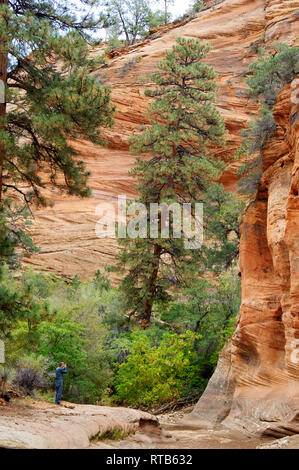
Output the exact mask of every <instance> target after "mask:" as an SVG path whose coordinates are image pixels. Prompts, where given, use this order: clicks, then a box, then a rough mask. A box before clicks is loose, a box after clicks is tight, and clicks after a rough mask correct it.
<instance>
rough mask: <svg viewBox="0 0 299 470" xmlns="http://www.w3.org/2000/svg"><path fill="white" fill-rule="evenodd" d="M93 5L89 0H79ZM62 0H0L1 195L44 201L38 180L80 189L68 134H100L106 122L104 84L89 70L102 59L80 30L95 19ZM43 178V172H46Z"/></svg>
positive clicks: (79, 167)
mask: <svg viewBox="0 0 299 470" xmlns="http://www.w3.org/2000/svg"><path fill="white" fill-rule="evenodd" d="M82 3H83V4H85V5H91V4H92V5H94V4H95V2H94V1H89V0H87V1H84V2H82ZM69 11H70V5H68V2H66V1H61V2H59V4H58V3H57V2H54V1H53V0H47V1H36V0H26V1H25V0H9V1H7V0H2V1H0V79H1V80H2V81H3V82H4V84H5V89H6V99H5V103H0V201H2V199H3V198H2V193H3V192H5V196H6V195H7V194H8V193H11V192H12V191H15V192H16V193H17V194H19V195H21V196H22V198H23V199H24V200H25V202H26V203H28V202H30V201H32V200H35V202H38V203H45V202H46V201H45V199H44V198H43V195H42V192H41V189H42V188H43V187H44V184H45V180H47V182H48V183H49V182H50V183H51V184H52V185H53V186H55V187H58V188H61V189H66V190H67V191H68V192H69V193H70V194H76V195H79V196H86V195H88V194H89V189H88V188H87V179H88V172H87V171H86V168H85V166H84V163H83V162H82V161H80V160H79V159H76V158H75V157H76V152H75V150H74V148H73V147H72V145H71V144H70V143H69V139H75V138H76V137H80V136H84V138H87V139H91V140H92V141H94V142H101V139H100V131H99V129H100V128H101V127H107V126H111V124H112V118H111V114H112V111H113V108H112V106H111V103H110V90H109V89H108V88H106V87H101V86H100V84H99V83H98V82H97V81H96V78H95V77H93V75H92V72H93V71H94V70H95V69H96V68H98V67H99V64H100V63H101V61H102V60H103V59H101V58H89V53H90V50H91V47H90V46H89V45H88V44H87V42H86V37H87V36H86V34H85V31H88V30H92V29H93V28H95V27H97V25H99V24H100V22H101V17H100V18H98V19H93V18H92V17H90V16H89V15H87V16H84V18H83V19H78V18H77V17H75V16H74V15H72V14H71V13H70V12H69ZM45 174H46V178H43V176H45Z"/></svg>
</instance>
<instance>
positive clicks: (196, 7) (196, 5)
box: [192, 0, 204, 13]
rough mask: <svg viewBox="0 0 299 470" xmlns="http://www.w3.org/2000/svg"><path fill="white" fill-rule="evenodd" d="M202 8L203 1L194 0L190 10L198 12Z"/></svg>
mask: <svg viewBox="0 0 299 470" xmlns="http://www.w3.org/2000/svg"><path fill="white" fill-rule="evenodd" d="M203 8H204V3H203V2H202V1H201V0H195V2H194V3H193V4H192V11H193V12H195V13H199V12H200V11H201V10H202V9H203Z"/></svg>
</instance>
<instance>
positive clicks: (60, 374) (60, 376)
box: [56, 366, 67, 384]
mask: <svg viewBox="0 0 299 470" xmlns="http://www.w3.org/2000/svg"><path fill="white" fill-rule="evenodd" d="M63 374H67V369H66V368H63V367H60V366H59V367H57V369H56V383H57V384H58V383H63Z"/></svg>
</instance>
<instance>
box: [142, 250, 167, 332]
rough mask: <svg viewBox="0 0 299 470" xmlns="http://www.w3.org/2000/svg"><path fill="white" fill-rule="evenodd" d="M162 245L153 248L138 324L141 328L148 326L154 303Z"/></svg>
mask: <svg viewBox="0 0 299 470" xmlns="http://www.w3.org/2000/svg"><path fill="white" fill-rule="evenodd" d="M161 251H162V247H161V246H160V245H155V248H154V263H153V270H152V274H151V276H150V278H149V293H148V296H147V298H146V301H145V305H144V309H143V313H142V317H141V322H140V326H141V327H142V328H144V329H145V328H148V327H149V325H150V321H151V316H152V310H153V303H154V296H155V290H156V280H157V276H158V271H159V265H160V255H161Z"/></svg>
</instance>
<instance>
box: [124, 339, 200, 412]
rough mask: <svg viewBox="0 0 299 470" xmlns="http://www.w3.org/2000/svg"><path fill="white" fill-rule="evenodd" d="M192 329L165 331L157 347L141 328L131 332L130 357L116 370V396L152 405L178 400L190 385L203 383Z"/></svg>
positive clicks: (134, 404)
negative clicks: (176, 331) (179, 333)
mask: <svg viewBox="0 0 299 470" xmlns="http://www.w3.org/2000/svg"><path fill="white" fill-rule="evenodd" d="M196 339H197V335H195V333H192V332H191V331H187V332H186V333H185V334H181V335H176V334H170V333H165V334H164V335H163V338H162V340H161V342H160V344H159V345H158V346H155V345H152V344H151V341H150V339H149V337H148V336H147V335H146V333H144V332H142V331H135V332H134V333H133V334H132V346H131V351H130V354H129V355H128V357H127V360H126V361H125V362H124V363H122V364H121V365H120V367H119V369H118V371H117V373H116V379H115V388H116V392H117V393H116V399H117V400H118V401H119V402H120V403H125V404H127V405H131V406H137V407H143V408H146V407H152V406H155V405H157V404H160V403H164V402H169V401H172V400H176V399H178V398H180V397H181V396H183V395H184V393H186V392H187V391H188V390H190V388H192V387H194V386H201V385H202V380H201V378H200V372H199V368H198V366H197V365H196V360H195V350H194V343H195V340H196Z"/></svg>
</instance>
